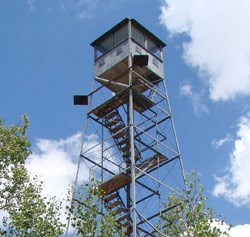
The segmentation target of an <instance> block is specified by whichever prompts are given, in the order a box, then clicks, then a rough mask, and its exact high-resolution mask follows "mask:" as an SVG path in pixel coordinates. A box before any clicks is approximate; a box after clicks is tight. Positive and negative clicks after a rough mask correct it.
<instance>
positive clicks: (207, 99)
mask: <svg viewBox="0 0 250 237" xmlns="http://www.w3.org/2000/svg"><path fill="white" fill-rule="evenodd" d="M249 7H250V4H249V1H244V0H242V1H240V2H236V1H232V0H230V1H228V0H227V1H226V0H222V1H215V0H213V1H211V0H210V1H206V0H202V1H201V0H200V1H197V0H190V1H188V2H187V1H184V0H176V1H171V0H165V1H163V0H133V1H132V0H116V1H115V0H106V1H101V0H92V1H91V0H61V1H60V0H58V1H48V0H44V1H38V0H23V1H20V0H13V1H2V2H1V3H0V36H1V37H0V100H1V101H2V103H1V107H0V116H1V117H3V118H5V121H6V123H7V124H11V123H18V122H19V121H20V116H21V115H22V114H27V115H28V116H29V118H30V121H31V127H30V130H29V137H30V140H31V141H32V144H33V150H34V153H33V155H31V157H30V158H29V161H28V162H27V167H28V168H29V169H30V171H31V172H38V173H40V174H41V176H42V178H43V179H44V180H45V181H46V184H47V185H46V187H45V192H47V193H52V194H57V195H60V194H61V193H63V192H64V191H65V188H67V185H68V183H69V181H70V180H72V179H73V178H74V173H75V168H76V160H77V155H78V153H79V151H80V148H79V146H80V143H81V130H82V128H83V125H84V122H85V115H86V108H85V107H74V106H73V101H72V97H73V95H74V94H87V93H89V92H90V91H91V88H92V81H93V49H92V47H91V46H90V43H91V42H92V41H94V40H95V39H96V38H97V37H98V36H100V35H101V34H102V33H104V32H105V31H106V30H108V29H109V28H111V27H112V26H113V25H115V24H116V23H118V22H120V21H121V20H122V19H124V18H125V17H131V18H135V19H136V20H137V21H139V22H140V23H141V24H142V25H144V26H145V27H146V28H148V29H149V30H150V31H152V32H153V33H154V34H155V35H157V36H158V37H159V38H160V39H162V40H163V41H164V42H166V43H167V47H166V48H165V50H164V64H165V75H166V78H165V79H166V83H167V89H168V93H169V98H170V103H171V107H172V112H173V116H174V121H175V125H176V130H177V136H178V140H179V144H180V149H181V153H182V159H183V162H184V166H185V170H186V171H189V170H191V169H196V170H197V171H198V172H199V175H200V179H201V181H202V183H203V184H204V186H205V188H206V194H207V196H208V198H209V199H208V202H209V205H210V206H211V207H212V208H214V209H215V210H218V212H219V213H221V214H222V215H224V216H226V219H227V221H228V223H231V224H233V226H234V228H233V232H232V236H233V237H235V236H237V237H238V236H243V234H242V233H241V231H244V234H247V233H250V221H249V220H250V181H249V180H250V172H249V170H250V155H249V154H250V103H249V95H250V46H249V41H250V29H249V24H250V15H249V13H248V11H249V10H248V9H249ZM55 167H56V169H55ZM86 172H87V171H86ZM55 186H56V188H55ZM245 236H249V234H247V235H245Z"/></svg>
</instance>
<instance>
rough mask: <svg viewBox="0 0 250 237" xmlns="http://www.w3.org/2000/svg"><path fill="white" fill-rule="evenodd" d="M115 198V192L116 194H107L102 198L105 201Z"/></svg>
mask: <svg viewBox="0 0 250 237" xmlns="http://www.w3.org/2000/svg"><path fill="white" fill-rule="evenodd" d="M115 198H117V194H116V193H113V194H111V195H109V196H107V197H106V198H104V201H105V202H109V201H111V200H113V199H115Z"/></svg>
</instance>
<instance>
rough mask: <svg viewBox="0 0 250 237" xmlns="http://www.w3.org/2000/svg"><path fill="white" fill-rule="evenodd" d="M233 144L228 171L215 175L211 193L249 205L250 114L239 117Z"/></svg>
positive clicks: (233, 201)
mask: <svg viewBox="0 0 250 237" xmlns="http://www.w3.org/2000/svg"><path fill="white" fill-rule="evenodd" d="M234 145H235V146H234V150H233V152H232V154H231V156H230V165H229V167H228V168H227V171H228V173H227V174H226V175H224V176H222V177H216V182H217V183H216V185H215V187H214V191H213V193H214V195H215V196H217V197H219V196H223V197H225V198H226V199H228V200H229V201H231V202H232V203H234V204H235V205H236V206H247V207H250V182H249V180H250V172H249V170H250V114H248V115H247V116H244V117H242V118H241V119H240V121H239V124H238V132H237V139H236V140H235V141H234Z"/></svg>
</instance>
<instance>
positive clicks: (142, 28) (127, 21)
mask: <svg viewBox="0 0 250 237" xmlns="http://www.w3.org/2000/svg"><path fill="white" fill-rule="evenodd" d="M129 21H130V22H131V24H132V25H133V26H135V27H136V28H137V29H139V30H140V31H142V32H143V33H145V34H146V35H147V36H148V37H149V38H150V39H151V40H153V41H154V42H156V43H157V45H158V46H161V47H165V46H166V44H165V43H164V42H163V41H161V40H160V39H159V38H158V37H156V36H155V35H154V34H153V33H151V32H150V31H149V30H147V29H146V28H145V27H144V26H143V25H141V24H140V23H139V22H138V21H136V20H135V19H131V18H125V19H123V20H122V21H121V22H119V23H118V24H116V25H115V26H114V27H112V28H111V29H110V30H108V31H107V32H105V33H104V34H103V35H101V36H100V37H99V38H97V39H96V40H95V41H93V42H92V43H91V44H90V45H91V46H92V47H95V45H98V44H99V43H100V42H102V41H103V40H104V39H106V38H107V37H108V36H109V35H111V34H113V33H114V32H116V31H118V30H119V29H120V28H122V27H123V26H125V25H127V24H128V23H129Z"/></svg>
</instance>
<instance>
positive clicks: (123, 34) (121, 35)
mask: <svg viewBox="0 0 250 237" xmlns="http://www.w3.org/2000/svg"><path fill="white" fill-rule="evenodd" d="M127 38H128V26H127V25H126V26H124V27H122V28H121V29H120V30H118V31H117V32H115V33H114V47H115V46H116V45H118V44H119V43H121V42H122V41H123V40H125V39H127Z"/></svg>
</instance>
